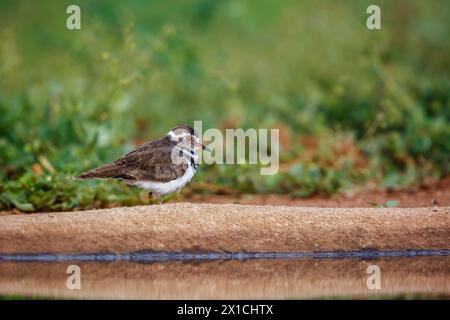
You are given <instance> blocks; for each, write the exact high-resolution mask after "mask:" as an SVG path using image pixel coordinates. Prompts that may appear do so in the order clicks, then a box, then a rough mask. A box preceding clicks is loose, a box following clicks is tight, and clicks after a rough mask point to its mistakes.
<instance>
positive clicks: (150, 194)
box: [147, 192, 153, 204]
mask: <svg viewBox="0 0 450 320" xmlns="http://www.w3.org/2000/svg"><path fill="white" fill-rule="evenodd" d="M147 199H148V203H149V204H152V200H153V194H152V193H151V192H149V193H148V195H147Z"/></svg>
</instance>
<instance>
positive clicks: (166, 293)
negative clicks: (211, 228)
mask: <svg viewBox="0 0 450 320" xmlns="http://www.w3.org/2000/svg"><path fill="white" fill-rule="evenodd" d="M70 265H77V266H79V267H80V271H81V274H80V280H81V281H80V283H81V289H80V290H70V289H68V287H67V285H66V282H67V279H68V277H69V276H70V274H67V268H68V266H70ZM371 265H376V266H378V267H379V268H380V277H381V282H380V283H381V288H380V289H373V290H371V289H369V288H368V287H367V279H368V277H369V276H371V275H372V274H368V273H367V270H368V267H369V266H371ZM0 294H21V295H34V296H40V297H60V298H121V299H197V298H198V299H252V298H260V299H264V298H269V299H270V298H274V299H283V298H294V299H295V298H315V297H320V298H324V297H325V298H329V297H361V298H366V297H386V296H392V295H416V294H420V295H425V296H429V295H436V294H437V295H440V296H447V297H448V296H449V295H450V250H447V249H444V250H405V251H375V250H364V251H348V252H345V251H344V252H343V251H340V252H315V253H307V252H285V253H257V252H254V253H246V252H241V253H212V252H205V253H180V252H178V253H173V252H133V253H128V254H111V253H96V254H76V255H59V254H48V253H47V254H37V255H36V254H20V255H0Z"/></svg>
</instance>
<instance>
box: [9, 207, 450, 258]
mask: <svg viewBox="0 0 450 320" xmlns="http://www.w3.org/2000/svg"><path fill="white" fill-rule="evenodd" d="M368 248H373V249H379V250H404V249H448V248H450V207H434V208H313V207H293V206H253V205H235V204H220V205H216V204H192V203H175V204H164V205H161V206H158V205H153V206H138V207H123V208H113V209H102V210H90V211H78V212H60V213H42V214H35V215H7V216H1V217H0V253H3V254H6V253H18V252H20V253H42V252H51V253H89V252H91V253H94V252H118V253H122V252H131V251H139V250H152V251H209V252H292V251H297V252H302V251H305V252H313V251H334V250H360V249H368Z"/></svg>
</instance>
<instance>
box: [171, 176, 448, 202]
mask: <svg viewBox="0 0 450 320" xmlns="http://www.w3.org/2000/svg"><path fill="white" fill-rule="evenodd" d="M203 189H207V187H204V188H203ZM388 200H396V201H398V207H400V208H417V207H433V206H447V207H448V206H450V177H446V178H444V179H441V180H439V181H437V182H434V183H430V184H423V185H420V186H417V187H414V188H409V189H405V190H399V191H388V190H379V189H371V188H368V187H365V188H364V189H361V190H359V191H358V190H355V191H352V192H347V193H344V194H337V195H335V196H325V195H322V196H321V195H316V196H312V197H309V198H304V199H303V198H295V197H292V196H289V195H279V194H269V195H254V194H244V195H230V194H225V195H216V194H214V195H209V194H194V193H192V194H188V195H185V196H183V195H180V196H179V197H178V199H175V200H174V201H175V202H177V201H180V202H181V201H189V202H194V203H235V204H253V205H283V206H302V207H323V208H327V207H328V208H346V207H347V208H371V207H374V206H376V204H378V205H379V204H383V203H385V202H386V201H388Z"/></svg>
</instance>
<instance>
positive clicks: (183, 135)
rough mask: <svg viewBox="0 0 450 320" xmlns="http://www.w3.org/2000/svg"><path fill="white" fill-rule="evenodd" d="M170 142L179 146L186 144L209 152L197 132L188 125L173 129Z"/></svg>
mask: <svg viewBox="0 0 450 320" xmlns="http://www.w3.org/2000/svg"><path fill="white" fill-rule="evenodd" d="M167 136H169V138H170V140H171V141H173V142H175V143H177V144H184V145H187V146H191V147H192V148H201V149H203V150H209V149H208V148H207V147H206V146H204V145H203V144H201V142H200V139H199V137H198V134H197V132H196V131H195V130H194V128H192V127H191V126H188V125H187V124H181V125H179V126H176V127H175V128H172V129H171V130H170V131H169V132H168V133H167Z"/></svg>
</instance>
